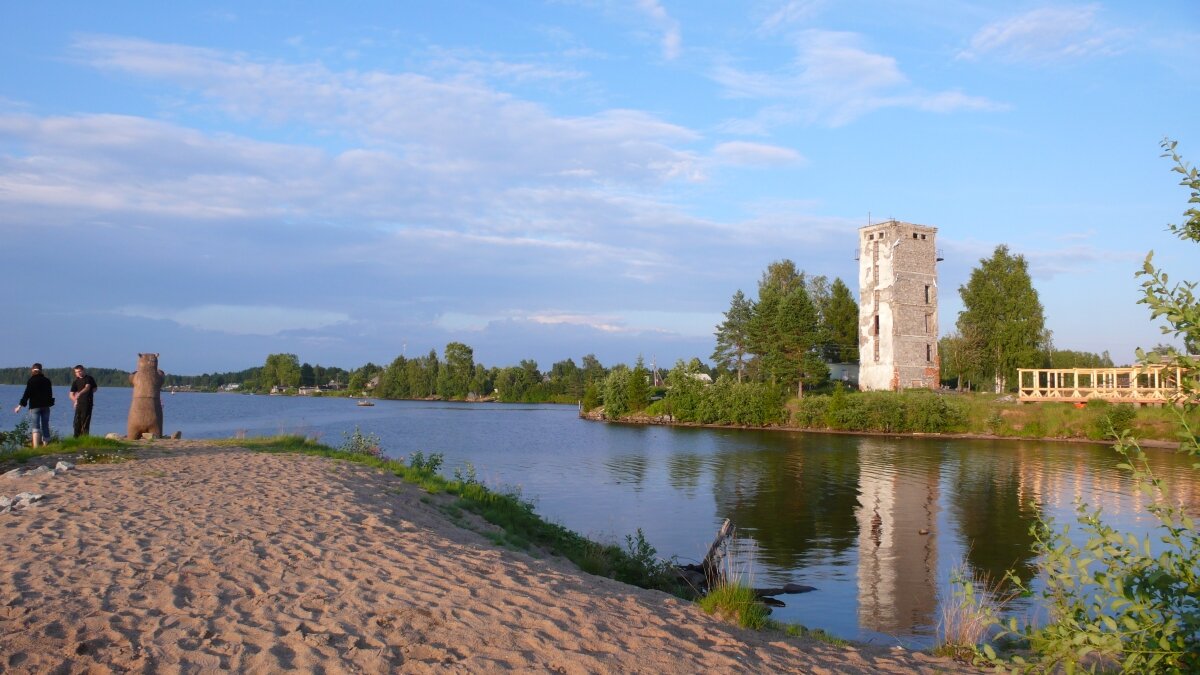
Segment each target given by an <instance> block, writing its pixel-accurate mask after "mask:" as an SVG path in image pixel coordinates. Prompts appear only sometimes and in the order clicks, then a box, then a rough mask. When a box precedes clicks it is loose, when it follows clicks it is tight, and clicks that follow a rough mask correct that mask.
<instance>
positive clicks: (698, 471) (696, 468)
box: [667, 452, 705, 497]
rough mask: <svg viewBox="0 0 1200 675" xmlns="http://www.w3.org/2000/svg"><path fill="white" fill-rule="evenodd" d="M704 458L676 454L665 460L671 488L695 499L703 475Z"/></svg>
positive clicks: (687, 454)
mask: <svg viewBox="0 0 1200 675" xmlns="http://www.w3.org/2000/svg"><path fill="white" fill-rule="evenodd" d="M704 464H705V458H704V457H703V456H702V455H698V454H695V453H691V452H676V453H675V454H672V455H671V456H670V457H668V458H667V480H669V481H670V483H671V487H673V488H675V489H676V490H679V491H681V492H683V493H684V494H686V495H687V496H688V497H695V496H696V494H697V492H698V490H699V487H700V479H701V478H702V477H703V475H704Z"/></svg>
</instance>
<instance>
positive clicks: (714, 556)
mask: <svg viewBox="0 0 1200 675" xmlns="http://www.w3.org/2000/svg"><path fill="white" fill-rule="evenodd" d="M732 536H733V522H732V521H730V520H729V519H728V518H726V519H725V522H723V523H721V528H720V529H719V530H717V536H716V538H715V539H713V542H712V544H711V545H710V546H709V547H708V555H705V556H704V560H703V561H701V562H700V570H701V571H702V572H704V578H705V579H706V580H707V582H708V587H709V588H712V587H713V586H716V585H717V584H719V583H721V582H722V581H724V580H725V579H724V574H723V572H722V571H721V565H720V559H721V558H722V557H724V556H723V555H722V552H723V551H724V550H725V544H726V542H728V541H729V538H730V537H732Z"/></svg>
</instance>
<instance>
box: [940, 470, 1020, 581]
mask: <svg viewBox="0 0 1200 675" xmlns="http://www.w3.org/2000/svg"><path fill="white" fill-rule="evenodd" d="M982 449H983V448H982V447H979V446H976V447H972V448H969V449H965V450H964V449H960V450H959V451H958V452H953V451H952V452H950V453H948V455H949V456H948V457H947V460H948V461H947V477H948V483H949V485H948V490H949V493H950V510H951V512H952V516H953V518H954V521H955V524H956V525H957V526H958V531H959V535H960V536H961V537H962V538H963V539H964V540H965V543H966V545H965V551H964V557H965V558H966V560H967V562H968V563H969V564H970V566H971V568H972V569H973V570H975V571H977V572H980V573H982V574H983V575H985V576H986V578H989V579H992V580H993V581H1000V580H1001V579H1002V578H1003V577H1004V573H1005V571H1006V570H1010V569H1011V570H1013V571H1015V572H1016V573H1017V574H1018V576H1020V577H1021V579H1022V580H1026V581H1027V580H1029V579H1030V578H1031V577H1032V576H1033V555H1032V552H1031V551H1032V546H1033V541H1034V540H1033V535H1032V534H1030V531H1029V530H1030V526H1031V525H1032V524H1033V523H1034V522H1035V521H1036V520H1037V518H1038V516H1039V515H1040V514H1041V506H1040V504H1041V496H1040V495H1041V491H1040V490H1039V489H1038V487H1037V483H1038V480H1039V477H1040V476H1041V475H1042V474H1043V471H1044V467H1043V462H1042V461H1037V460H1035V459H1034V458H1031V457H1029V456H1028V453H1027V451H1026V449H1025V448H1024V447H1022V446H1016V447H1012V446H1010V447H1009V448H1006V449H1005V451H1002V452H980V450H982ZM1031 479H1032V480H1031Z"/></svg>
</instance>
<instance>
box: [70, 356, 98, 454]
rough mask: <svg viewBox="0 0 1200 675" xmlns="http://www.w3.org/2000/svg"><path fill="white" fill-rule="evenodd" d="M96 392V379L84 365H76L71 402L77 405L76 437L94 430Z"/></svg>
mask: <svg viewBox="0 0 1200 675" xmlns="http://www.w3.org/2000/svg"><path fill="white" fill-rule="evenodd" d="M95 393H96V380H95V379H94V378H92V376H91V375H88V374H87V371H86V370H84V369H83V366H75V380H74V381H73V382H71V402H72V403H73V404H74V405H75V438H79V437H80V436H87V435H89V434H90V433H91V430H92V396H93V394H95Z"/></svg>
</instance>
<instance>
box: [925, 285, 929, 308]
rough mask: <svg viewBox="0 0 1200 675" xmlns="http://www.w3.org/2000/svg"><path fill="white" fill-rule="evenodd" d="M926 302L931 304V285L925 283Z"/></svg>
mask: <svg viewBox="0 0 1200 675" xmlns="http://www.w3.org/2000/svg"><path fill="white" fill-rule="evenodd" d="M925 304H927V305H928V304H929V285H928V284H926V285H925Z"/></svg>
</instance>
